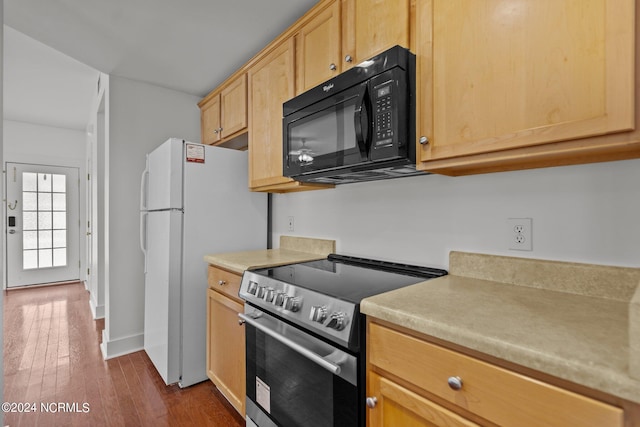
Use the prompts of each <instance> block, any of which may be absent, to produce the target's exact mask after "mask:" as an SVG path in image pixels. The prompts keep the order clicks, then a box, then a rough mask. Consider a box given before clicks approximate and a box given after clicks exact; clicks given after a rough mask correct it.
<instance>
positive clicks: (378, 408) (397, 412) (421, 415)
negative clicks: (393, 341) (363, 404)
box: [367, 372, 478, 427]
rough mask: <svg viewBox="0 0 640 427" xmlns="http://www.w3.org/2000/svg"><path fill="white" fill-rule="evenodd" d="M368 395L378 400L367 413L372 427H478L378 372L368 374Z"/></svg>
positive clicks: (369, 424)
mask: <svg viewBox="0 0 640 427" xmlns="http://www.w3.org/2000/svg"><path fill="white" fill-rule="evenodd" d="M367 381H368V393H367V395H368V396H371V397H375V399H376V400H377V402H376V405H375V407H373V408H369V409H368V410H367V417H368V423H367V425H368V426H369V427H384V426H403V427H474V426H475V427H477V426H478V424H476V423H474V422H471V421H469V420H467V419H465V418H463V417H461V416H460V415H458V414H456V413H454V412H451V411H449V410H448V409H445V408H443V407H442V406H440V405H438V404H436V403H434V402H432V401H430V400H429V399H426V398H424V397H422V396H420V395H419V394H416V393H414V392H412V391H410V390H407V389H405V388H404V387H401V386H400V385H398V384H396V383H394V382H393V381H391V380H389V379H387V378H384V377H381V376H380V375H378V374H376V373H375V372H369V373H368V375H367Z"/></svg>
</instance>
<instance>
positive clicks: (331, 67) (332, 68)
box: [329, 63, 338, 71]
mask: <svg viewBox="0 0 640 427" xmlns="http://www.w3.org/2000/svg"><path fill="white" fill-rule="evenodd" d="M329 69H330V70H331V71H335V70H337V69H338V67H336V64H334V63H331V65H329Z"/></svg>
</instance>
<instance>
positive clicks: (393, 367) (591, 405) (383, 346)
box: [368, 323, 624, 427]
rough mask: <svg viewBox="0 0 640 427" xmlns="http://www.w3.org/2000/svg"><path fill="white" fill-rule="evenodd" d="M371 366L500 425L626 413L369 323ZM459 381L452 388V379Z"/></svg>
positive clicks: (590, 421)
mask: <svg viewBox="0 0 640 427" xmlns="http://www.w3.org/2000/svg"><path fill="white" fill-rule="evenodd" d="M368 351H369V354H368V358H369V361H370V363H371V365H374V366H376V367H379V368H381V369H384V370H385V371H387V372H389V373H391V374H393V375H396V376H398V377H400V378H402V379H403V380H405V381H408V382H410V383H412V384H414V385H416V386H418V387H420V388H422V389H424V390H425V391H427V392H429V393H432V394H434V395H436V396H438V397H440V398H442V399H445V400H447V401H449V402H451V403H452V404H454V405H457V406H458V407H461V408H464V409H466V410H468V411H470V412H472V413H474V414H477V415H479V416H480V417H482V418H485V419H487V420H489V421H491V422H494V423H496V424H499V425H501V426H518V427H526V426H532V427H533V426H540V425H545V426H558V427H561V426H563V427H564V426H593V427H596V426H598V427H600V426H610V427H615V426H620V427H621V426H622V425H623V417H624V413H623V410H622V409H620V408H617V407H614V406H611V405H608V404H604V403H602V402H599V401H596V400H593V399H590V398H587V397H584V396H581V395H578V394H575V393H573V392H569V391H566V390H563V389H561V388H558V387H556V386H552V385H550V384H546V383H543V382H540V381H538V380H534V379H532V378H529V377H526V376H524V375H520V374H517V373H514V372H511V371H508V370H506V369H503V368H500V367H497V366H494V365H491V364H489V363H486V362H483V361H480V360H477V359H474V358H472V357H469V356H466V355H463V354H460V353H457V352H454V351H451V350H448V349H446V348H443V347H440V346H437V345H434V344H430V343H427V342H425V341H422V340H420V339H417V338H414V337H411V336H408V335H405V334H403V333H400V332H397V331H394V330H392V329H389V328H386V327H384V326H380V325H377V324H375V323H370V324H369V346H368ZM451 377H459V378H460V379H461V380H462V388H461V389H460V390H457V391H456V390H453V389H452V388H450V387H449V385H448V382H447V381H448V379H449V378H451Z"/></svg>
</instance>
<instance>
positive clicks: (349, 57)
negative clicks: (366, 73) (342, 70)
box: [344, 55, 353, 62]
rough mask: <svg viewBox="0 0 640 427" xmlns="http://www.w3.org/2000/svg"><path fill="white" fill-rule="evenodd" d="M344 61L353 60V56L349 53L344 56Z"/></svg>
mask: <svg viewBox="0 0 640 427" xmlns="http://www.w3.org/2000/svg"><path fill="white" fill-rule="evenodd" d="M344 62H353V58H352V57H351V55H347V56H345V57H344Z"/></svg>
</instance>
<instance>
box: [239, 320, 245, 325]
mask: <svg viewBox="0 0 640 427" xmlns="http://www.w3.org/2000/svg"><path fill="white" fill-rule="evenodd" d="M245 323H246V322H245V321H244V320H242V319H238V325H240V326H242V325H244V324H245Z"/></svg>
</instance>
